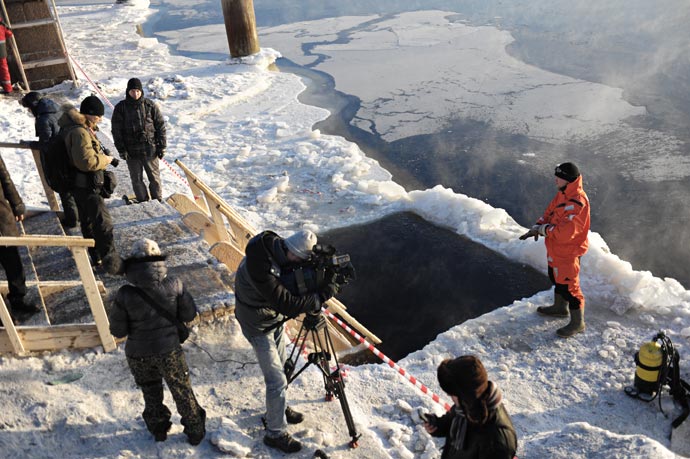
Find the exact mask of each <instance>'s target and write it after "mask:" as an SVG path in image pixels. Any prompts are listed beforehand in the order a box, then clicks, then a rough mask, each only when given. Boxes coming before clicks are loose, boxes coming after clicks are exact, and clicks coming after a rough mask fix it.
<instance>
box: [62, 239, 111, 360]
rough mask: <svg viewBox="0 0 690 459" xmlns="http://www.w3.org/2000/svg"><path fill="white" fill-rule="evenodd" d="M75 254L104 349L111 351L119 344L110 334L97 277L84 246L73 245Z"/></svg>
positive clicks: (72, 248)
mask: <svg viewBox="0 0 690 459" xmlns="http://www.w3.org/2000/svg"><path fill="white" fill-rule="evenodd" d="M71 250H72V253H73V254H74V261H75V262H76V263H77V269H78V270H79V275H80V276H81V281H82V283H83V284H84V291H85V292H86V298H87V300H88V301H89V306H91V313H92V314H93V319H94V321H95V322H96V327H97V328H98V334H99V336H100V337H101V344H103V350H104V351H105V352H110V351H112V350H114V349H115V348H116V347H117V346H116V344H115V340H114V339H113V336H112V335H111V334H110V323H109V322H108V315H107V314H106V313H105V308H104V307H103V300H102V299H101V295H99V293H98V286H97V285H96V278H95V277H94V276H93V271H92V270H91V264H90V263H89V256H88V254H87V253H86V249H85V248H84V247H71Z"/></svg>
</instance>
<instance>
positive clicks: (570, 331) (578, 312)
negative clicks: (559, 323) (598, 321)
mask: <svg viewBox="0 0 690 459" xmlns="http://www.w3.org/2000/svg"><path fill="white" fill-rule="evenodd" d="M583 331H585V311H584V310H583V309H582V308H580V309H572V310H571V311H570V323H569V324H568V325H566V326H565V327H563V328H559V329H558V330H556V334H557V335H558V336H560V337H561V338H570V337H571V336H573V335H576V334H578V333H582V332H583Z"/></svg>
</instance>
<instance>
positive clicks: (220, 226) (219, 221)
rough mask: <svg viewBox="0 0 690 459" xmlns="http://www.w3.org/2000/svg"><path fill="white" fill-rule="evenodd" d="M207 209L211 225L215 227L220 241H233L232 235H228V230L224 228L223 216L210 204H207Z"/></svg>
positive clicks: (216, 207) (233, 236) (215, 206)
mask: <svg viewBox="0 0 690 459" xmlns="http://www.w3.org/2000/svg"><path fill="white" fill-rule="evenodd" d="M206 198H207V199H208V195H207V196H206ZM207 204H208V209H209V210H210V211H211V223H213V226H215V227H216V232H217V233H218V236H220V240H221V241H230V240H234V239H235V235H234V234H230V233H229V230H228V229H227V228H226V227H225V218H223V214H221V213H220V211H219V210H218V206H217V205H214V203H212V202H207Z"/></svg>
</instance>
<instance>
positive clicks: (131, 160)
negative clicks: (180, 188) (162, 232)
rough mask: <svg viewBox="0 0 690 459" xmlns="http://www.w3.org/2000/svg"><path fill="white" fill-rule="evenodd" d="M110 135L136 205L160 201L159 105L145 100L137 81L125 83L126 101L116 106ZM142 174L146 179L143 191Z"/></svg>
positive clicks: (161, 135) (163, 140)
mask: <svg viewBox="0 0 690 459" xmlns="http://www.w3.org/2000/svg"><path fill="white" fill-rule="evenodd" d="M112 134H113V142H114V143H115V148H117V151H118V153H119V154H120V158H122V159H124V160H125V161H127V168H128V169H129V177H130V179H131V180H132V188H133V189H134V195H135V196H136V198H137V201H138V202H144V201H148V200H149V192H150V198H151V199H157V200H159V201H160V200H162V199H163V189H162V187H161V178H160V169H159V166H160V164H159V159H162V158H163V156H165V149H166V147H167V140H166V130H165V120H164V119H163V115H162V114H161V111H160V109H159V108H158V105H156V103H155V102H153V101H152V100H150V99H147V98H146V97H144V89H143V87H142V84H141V81H140V80H139V79H138V78H131V79H130V80H129V81H128V82H127V90H126V97H125V100H122V101H120V102H118V103H117V105H115V110H113V119H112ZM144 172H146V177H147V178H148V180H149V189H148V191H147V190H146V184H145V183H144Z"/></svg>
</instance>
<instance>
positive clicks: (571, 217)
mask: <svg viewBox="0 0 690 459" xmlns="http://www.w3.org/2000/svg"><path fill="white" fill-rule="evenodd" d="M555 175H556V187H557V188H558V193H556V197H554V198H553V200H552V201H551V203H550V204H549V206H548V207H547V208H546V211H545V212H544V215H543V216H542V217H541V218H540V219H539V220H537V224H536V225H534V226H533V227H532V229H530V230H529V231H528V232H526V233H525V234H523V235H522V236H520V239H521V240H525V239H527V238H529V237H534V240H535V241H536V240H537V239H539V236H542V237H543V238H545V243H546V258H547V261H548V264H549V279H551V282H552V283H553V284H554V285H555V289H554V302H553V305H551V306H540V307H538V308H537V312H538V313H540V314H543V315H545V316H550V317H568V315H570V323H569V324H568V325H566V326H565V327H563V328H559V329H558V330H557V331H556V333H557V334H558V336H561V337H563V338H568V337H571V336H573V335H575V334H577V333H580V332H583V331H584V330H585V318H584V311H585V297H584V295H583V294H582V290H581V289H580V257H581V256H582V255H584V254H585V253H586V252H587V247H588V245H589V244H588V242H587V235H588V233H589V198H587V194H586V193H585V191H584V190H583V189H582V176H581V175H580V171H579V169H578V168H577V166H576V165H575V164H573V163H563V164H560V165H558V166H556V174H555Z"/></svg>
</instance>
